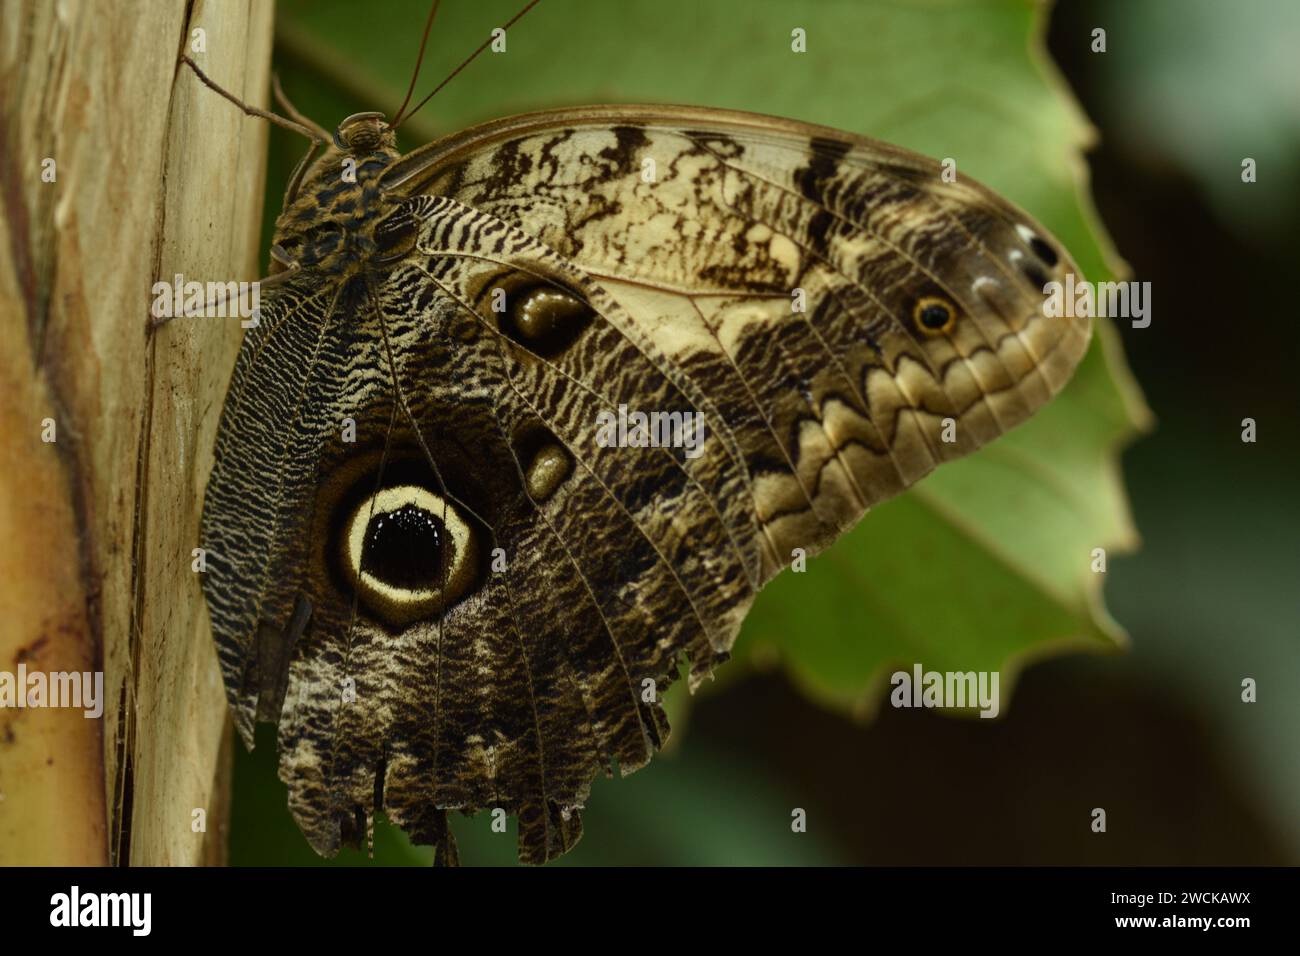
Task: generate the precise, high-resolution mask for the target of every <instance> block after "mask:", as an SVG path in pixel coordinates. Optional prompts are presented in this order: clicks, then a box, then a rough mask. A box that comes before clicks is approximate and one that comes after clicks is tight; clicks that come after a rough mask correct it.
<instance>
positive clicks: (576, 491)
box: [191, 8, 1091, 863]
mask: <svg viewBox="0 0 1300 956" xmlns="http://www.w3.org/2000/svg"><path fill="white" fill-rule="evenodd" d="M525 9H527V8H525ZM516 19H518V17H516ZM512 22H513V21H512ZM508 25H509V24H507V26H508ZM427 29H428V28H427V26H426V36H427ZM191 66H194V64H193V63H191ZM195 70H196V72H199V71H198V69H197V67H195ZM200 76H202V74H201V73H200ZM210 85H211V84H210ZM417 108H418V107H417ZM404 109H405V104H403V109H401V110H399V111H398V114H397V118H395V119H394V121H392V122H391V123H390V122H389V121H387V120H386V119H385V118H384V116H383V115H382V114H379V113H361V114H356V115H354V116H351V117H348V118H347V119H345V120H344V121H343V122H342V123H340V124H339V126H338V127H337V129H336V130H335V131H334V133H333V134H332V135H330V136H328V140H327V142H324V143H323V144H322V145H324V147H325V148H324V150H323V152H322V153H321V154H320V155H319V156H316V155H314V151H313V152H309V154H308V156H307V157H306V158H305V159H304V161H303V163H302V164H301V165H300V167H299V169H298V170H297V172H296V173H295V175H294V177H293V180H292V181H291V183H290V187H289V190H288V193H287V195H286V198H285V203H284V208H283V210H282V212H281V213H280V216H279V218H278V219H277V222H276V235H275V244H274V246H273V249H272V253H273V258H274V260H275V273H274V274H273V276H272V278H271V279H270V280H268V281H267V282H266V283H264V285H263V289H264V294H263V297H262V303H261V309H260V316H259V321H258V323H257V325H256V326H255V327H253V328H250V329H249V330H248V331H247V333H246V336H245V339H244V342H243V345H242V348H241V351H240V353H239V358H238V360H237V363H236V366H235V369H234V373H233V375H232V378H231V382H230V386H229V390H228V393H227V396H226V400H225V406H224V410H223V412H222V418H221V423H220V426H219V431H218V437H217V445H216V454H215V465H214V468H213V471H212V474H211V477H210V479H209V483H208V486H207V491H206V495H205V500H204V510H203V520H202V532H201V534H202V544H203V547H204V549H205V552H206V555H207V573H206V574H205V576H204V590H205V593H206V597H207V602H208V608H209V614H210V618H211V622H212V630H213V634H214V638H215V641H216V644H217V648H218V657H219V660H220V664H221V669H222V674H223V678H224V681H225V686H226V689H227V696H228V700H229V702H230V706H231V710H232V713H233V715H234V720H235V724H236V727H237V728H238V730H239V732H240V734H241V735H242V736H243V738H244V740H245V742H246V743H247V744H249V745H250V746H251V744H252V736H253V728H254V725H255V723H256V722H257V721H259V720H263V721H270V722H273V723H276V724H277V725H278V734H279V740H278V745H279V752H280V775H281V778H282V779H283V780H285V781H286V783H287V784H288V786H289V805H290V808H291V810H292V812H293V815H294V817H295V819H296V820H297V822H298V824H299V825H300V827H301V828H302V831H303V833H304V834H305V835H306V837H307V839H308V841H309V842H310V843H311V845H312V846H313V847H314V848H315V849H316V850H317V851H318V852H320V853H322V854H324V855H333V854H335V853H337V851H338V850H339V848H340V847H341V846H343V845H351V846H356V845H359V844H360V842H361V841H362V839H363V838H364V837H365V836H366V834H367V833H368V831H369V828H370V825H371V822H372V820H373V815H374V814H375V813H376V812H378V811H382V812H384V813H385V814H386V816H387V818H388V819H389V821H390V822H392V823H394V824H396V825H398V826H399V827H401V828H402V829H404V830H405V831H407V833H408V834H409V835H410V836H411V838H412V839H413V840H414V841H415V842H418V843H422V844H427V845H431V846H432V847H433V848H434V853H435V860H436V861H437V862H441V863H454V862H456V860H457V851H456V846H455V841H454V839H453V837H452V834H451V830H450V829H449V826H448V820H447V817H448V814H449V812H451V811H454V810H458V811H462V812H465V813H473V812H475V811H478V810H481V809H485V808H492V809H496V808H500V809H502V810H504V811H505V812H507V813H509V814H511V815H515V816H517V817H518V822H519V826H518V839H519V858H520V860H521V861H523V862H526V863H543V862H546V861H548V860H551V859H553V858H555V857H557V856H559V855H561V854H562V853H564V852H565V851H567V850H568V849H570V848H571V847H572V846H573V845H574V844H575V843H576V842H577V841H578V839H579V838H580V836H581V833H582V823H581V810H582V808H583V806H584V805H585V803H586V801H587V798H588V795H589V789H590V785H591V782H592V780H593V779H594V777H595V776H596V774H598V773H601V772H604V773H606V774H610V775H612V774H613V773H614V772H615V771H616V770H617V771H618V772H620V773H622V774H627V773H631V772H632V771H634V770H636V769H638V768H640V767H642V766H644V765H645V764H646V763H647V762H648V761H649V760H650V758H651V756H652V755H653V753H654V752H655V751H656V750H657V749H658V748H660V747H661V746H662V745H663V743H664V741H665V740H666V738H667V736H668V732H669V728H668V723H667V720H666V718H665V716H664V711H663V708H662V706H661V703H660V702H661V700H662V694H663V692H664V690H666V689H667V687H668V686H669V685H670V684H671V683H672V682H673V681H674V679H676V677H677V676H678V674H679V672H680V671H682V670H684V671H685V673H686V675H687V680H688V682H689V684H690V686H691V688H692V689H694V688H695V687H696V686H698V684H699V683H700V682H701V681H702V680H704V679H706V678H707V677H708V676H709V675H710V674H711V673H712V671H713V669H714V668H715V667H717V666H718V665H719V664H720V663H722V662H723V661H725V660H726V658H727V656H728V653H729V651H730V649H731V647H732V644H733V642H734V641H735V639H736V635H737V632H738V630H739V628H740V625H741V622H742V621H743V619H744V617H745V614H746V612H747V610H748V608H749V607H750V605H751V603H752V601H753V599H754V596H755V594H756V593H757V592H758V590H759V589H760V588H762V587H763V585H764V584H765V583H766V582H768V581H769V580H771V578H772V577H773V576H775V575H776V574H777V573H778V572H779V571H780V570H781V569H782V568H783V567H786V566H788V565H789V564H790V562H791V560H792V559H793V557H794V556H796V555H812V554H815V553H817V552H818V551H820V550H821V549H823V548H825V547H826V546H827V545H828V544H830V542H832V541H833V540H834V539H835V538H836V537H837V536H838V535H840V534H842V533H843V532H844V531H846V530H847V529H849V528H851V527H852V526H853V525H854V524H856V522H857V521H858V520H859V519H860V518H861V517H862V515H863V514H864V513H865V512H866V511H867V510H869V509H870V508H871V507H872V506H873V505H875V504H877V503H878V502H881V501H883V500H885V499H887V498H889V497H890V496H892V495H895V494H898V493H899V492H901V491H903V490H904V489H906V488H908V487H909V486H911V485H912V484H914V483H915V482H917V481H918V480H920V479H921V478H922V477H923V476H924V475H926V474H927V473H929V472H930V471H931V470H932V469H934V468H935V467H936V466H937V465H939V464H940V463H942V462H944V461H947V460H950V459H953V458H957V457H960V456H961V455H964V454H967V453H969V452H971V451H973V450H975V449H976V448H978V447H980V446H982V445H985V444H987V443H988V442H990V441H992V440H994V439H995V438H997V437H998V436H999V435H1001V434H1002V433H1004V432H1005V431H1007V430H1008V429H1010V428H1012V427H1014V426H1015V425H1017V424H1018V423H1020V422H1022V421H1024V420H1025V419H1026V418H1028V417H1029V416H1030V415H1031V414H1033V412H1034V411H1035V410H1037V409H1038V408H1040V407H1042V406H1043V405H1044V404H1045V403H1047V402H1048V401H1049V400H1050V399H1051V398H1052V396H1053V395H1055V394H1056V393H1057V392H1059V391H1060V390H1061V388H1062V387H1063V386H1064V385H1065V383H1066V382H1067V381H1068V379H1069V378H1070V375H1071V373H1072V371H1073V370H1074V368H1075V366H1076V365H1077V364H1078V362H1079V360H1080V358H1081V357H1082V355H1083V353H1084V351H1085V349H1086V347H1087V345H1088V342H1089V339H1090V335H1091V328H1090V324H1089V320H1088V319H1087V318H1086V317H1079V318H1075V317H1066V318H1059V317H1048V316H1047V315H1045V314H1044V310H1043V289H1044V286H1045V285H1046V284H1047V283H1049V282H1051V281H1053V280H1059V279H1061V278H1062V277H1064V276H1065V275H1066V274H1068V273H1076V274H1077V272H1078V270H1077V268H1076V267H1075V265H1074V264H1073V262H1072V261H1071V260H1070V258H1069V256H1068V254H1067V252H1066V251H1065V250H1064V249H1063V248H1062V247H1061V245H1060V244H1059V243H1058V242H1057V241H1056V240H1055V239H1053V238H1052V237H1051V236H1050V235H1049V234H1048V233H1047V232H1046V231H1045V230H1044V229H1043V228H1042V227H1041V226H1040V225H1038V224H1037V223H1036V222H1034V221H1033V220H1032V219H1031V218H1030V217H1029V216H1028V215H1027V214H1026V213H1024V212H1023V211H1021V210H1019V209H1017V208H1016V207H1015V206H1013V205H1012V204H1011V203H1009V202H1008V201H1006V200H1005V199H1003V198H1001V197H999V196H997V195H996V194H994V193H993V192H991V191H989V190H988V189H986V188H984V187H982V186H980V185H978V184H977V183H975V182H973V181H971V180H969V179H967V178H964V177H963V178H961V179H960V180H957V181H949V180H950V177H945V176H944V175H943V174H942V169H941V167H940V165H939V164H938V163H936V162H935V161H933V160H931V159H928V158H925V157H922V156H919V155H916V154H914V153H911V152H908V151H906V150H903V149H900V148H897V147H894V146H890V145H888V144H885V143H881V142H877V141H873V140H870V139H866V138H863V137H860V136H857V135H854V134H850V133H846V132H841V131H838V130H833V129H828V128H824V127H817V126H812V125H809V124H805V123H801V122H797V121H794V120H788V119H777V118H774V117H768V116H759V115H754V114H747V113H739V112H731V111H725V110H711V109H700V108H689V107H657V106H596V107H588V108H580V109H562V110H553V111H548V112H541V113H534V114H528V115H523V116H514V117H510V118H506V119H501V120H498V121H495V122H489V123H486V124H483V125H480V126H477V127H474V128H471V129H468V130H464V131H462V132H458V133H454V134H452V135H449V136H447V137H444V138H442V139H439V140H437V141H435V142H433V143H431V144H429V145H427V146H424V147H422V148H419V149H416V150H414V151H413V152H410V153H407V154H405V155H403V154H401V153H399V151H398V150H397V148H396V145H395V134H394V129H395V127H396V125H397V123H398V122H399V121H400V117H401V116H402V115H403V112H404ZM406 115H409V114H406ZM299 119H301V118H299ZM304 122H309V121H304ZM300 125H301V124H300ZM308 128H309V130H310V129H313V128H314V127H308ZM315 129H318V128H315ZM313 138H314V139H316V140H325V138H326V137H325V134H324V133H323V132H320V133H313ZM638 416H639V417H638ZM615 420H617V421H618V422H619V427H618V428H611V424H610V423H611V422H612V421H615ZM628 423H631V424H630V425H629V424H628ZM688 425H689V426H691V427H687V426H688ZM660 426H663V427H660Z"/></svg>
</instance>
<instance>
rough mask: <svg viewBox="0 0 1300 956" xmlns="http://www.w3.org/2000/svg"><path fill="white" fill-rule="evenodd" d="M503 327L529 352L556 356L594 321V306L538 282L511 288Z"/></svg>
mask: <svg viewBox="0 0 1300 956" xmlns="http://www.w3.org/2000/svg"><path fill="white" fill-rule="evenodd" d="M506 301H507V305H506V311H505V313H504V314H503V315H502V317H501V318H502V322H501V330H502V331H503V332H505V333H506V335H508V336H510V338H512V339H514V341H516V342H517V343H519V344H520V345H522V346H523V347H524V348H526V349H528V351H530V352H532V353H534V354H536V355H540V356H542V357H543V358H553V357H554V356H556V355H559V354H560V353H561V352H563V351H564V350H565V349H567V348H568V347H569V346H570V345H572V344H573V342H574V341H575V340H576V339H577V338H578V336H579V335H581V334H582V331H583V330H584V329H585V328H586V327H587V326H588V325H590V324H591V321H592V319H593V318H595V313H594V312H593V311H592V309H591V306H589V305H587V303H586V302H584V301H582V299H580V298H578V297H577V296H576V295H574V294H573V293H572V292H570V291H569V290H568V289H564V288H561V287H559V286H555V285H549V284H538V285H533V286H524V287H520V288H516V289H513V290H509V291H507V293H506Z"/></svg>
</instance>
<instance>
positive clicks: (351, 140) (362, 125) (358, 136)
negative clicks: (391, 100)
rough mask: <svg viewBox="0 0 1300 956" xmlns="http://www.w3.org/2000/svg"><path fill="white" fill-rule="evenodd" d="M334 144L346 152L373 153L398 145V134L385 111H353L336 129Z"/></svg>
mask: <svg viewBox="0 0 1300 956" xmlns="http://www.w3.org/2000/svg"><path fill="white" fill-rule="evenodd" d="M334 145H335V147H337V148H338V149H340V150H342V151H343V152H345V153H358V154H364V153H373V152H375V151H376V150H390V149H395V148H396V146H397V134H396V133H394V132H393V129H392V127H391V126H389V125H388V123H387V121H386V120H385V119H384V114H383V113H353V114H352V115H351V116H349V117H348V118H347V119H345V120H344V121H343V122H341V123H339V125H338V128H337V129H335V130H334Z"/></svg>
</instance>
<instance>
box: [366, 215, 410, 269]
mask: <svg viewBox="0 0 1300 956" xmlns="http://www.w3.org/2000/svg"><path fill="white" fill-rule="evenodd" d="M418 234H419V227H418V226H417V225H416V221H415V219H414V218H412V217H411V216H410V215H409V214H408V213H407V212H406V210H404V209H402V210H398V211H397V212H395V213H393V214H392V215H391V216H389V217H388V218H387V219H384V220H383V221H381V222H380V223H379V224H378V225H377V226H375V232H374V240H375V262H377V263H386V262H393V261H396V260H398V259H401V258H402V257H403V256H405V255H406V254H407V253H408V252H410V251H411V250H412V249H413V248H415V240H416V237H417V235H418Z"/></svg>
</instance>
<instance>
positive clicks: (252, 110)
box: [181, 53, 325, 145]
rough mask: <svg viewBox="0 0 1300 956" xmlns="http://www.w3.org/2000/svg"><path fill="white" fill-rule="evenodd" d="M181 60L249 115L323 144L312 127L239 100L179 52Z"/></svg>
mask: <svg viewBox="0 0 1300 956" xmlns="http://www.w3.org/2000/svg"><path fill="white" fill-rule="evenodd" d="M181 60H182V61H183V62H184V63H185V64H186V65H187V66H188V67H189V68H190V69H191V70H193V71H194V75H195V76H197V77H198V78H199V80H200V81H201V82H202V83H203V85H204V86H206V87H207V88H208V89H210V90H212V91H213V92H214V93H217V94H219V95H221V96H223V97H225V98H226V99H228V100H230V102H232V103H234V104H235V105H236V106H238V107H239V108H240V109H241V110H243V111H244V112H245V113H246V114H247V115H249V116H257V117H260V118H261V119H264V120H268V121H269V122H272V123H274V124H275V125H276V126H283V127H284V128H285V129H287V130H290V131H292V132H294V133H299V134H301V135H303V136H306V137H307V138H308V139H309V140H311V141H312V142H313V143H320V144H322V145H324V143H325V140H323V139H321V138H320V136H319V135H317V133H316V132H314V131H313V130H312V129H310V128H309V127H306V126H303V125H302V124H301V123H295V122H294V121H293V120H287V119H285V118H284V117H283V116H277V115H276V114H275V113H272V112H270V111H268V110H262V109H258V108H257V107H256V106H249V105H248V104H247V103H245V102H244V101H243V100H241V99H240V98H239V97H238V96H236V95H235V94H234V93H228V92H226V90H225V89H223V88H222V87H221V85H220V84H219V83H217V81H216V80H214V79H212V78H211V77H209V76H208V75H207V74H206V73H204V72H203V71H202V70H200V69H199V65H198V64H197V63H195V62H194V61H193V60H191V59H190V58H189V57H188V56H186V55H185V54H184V53H182V54H181Z"/></svg>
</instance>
